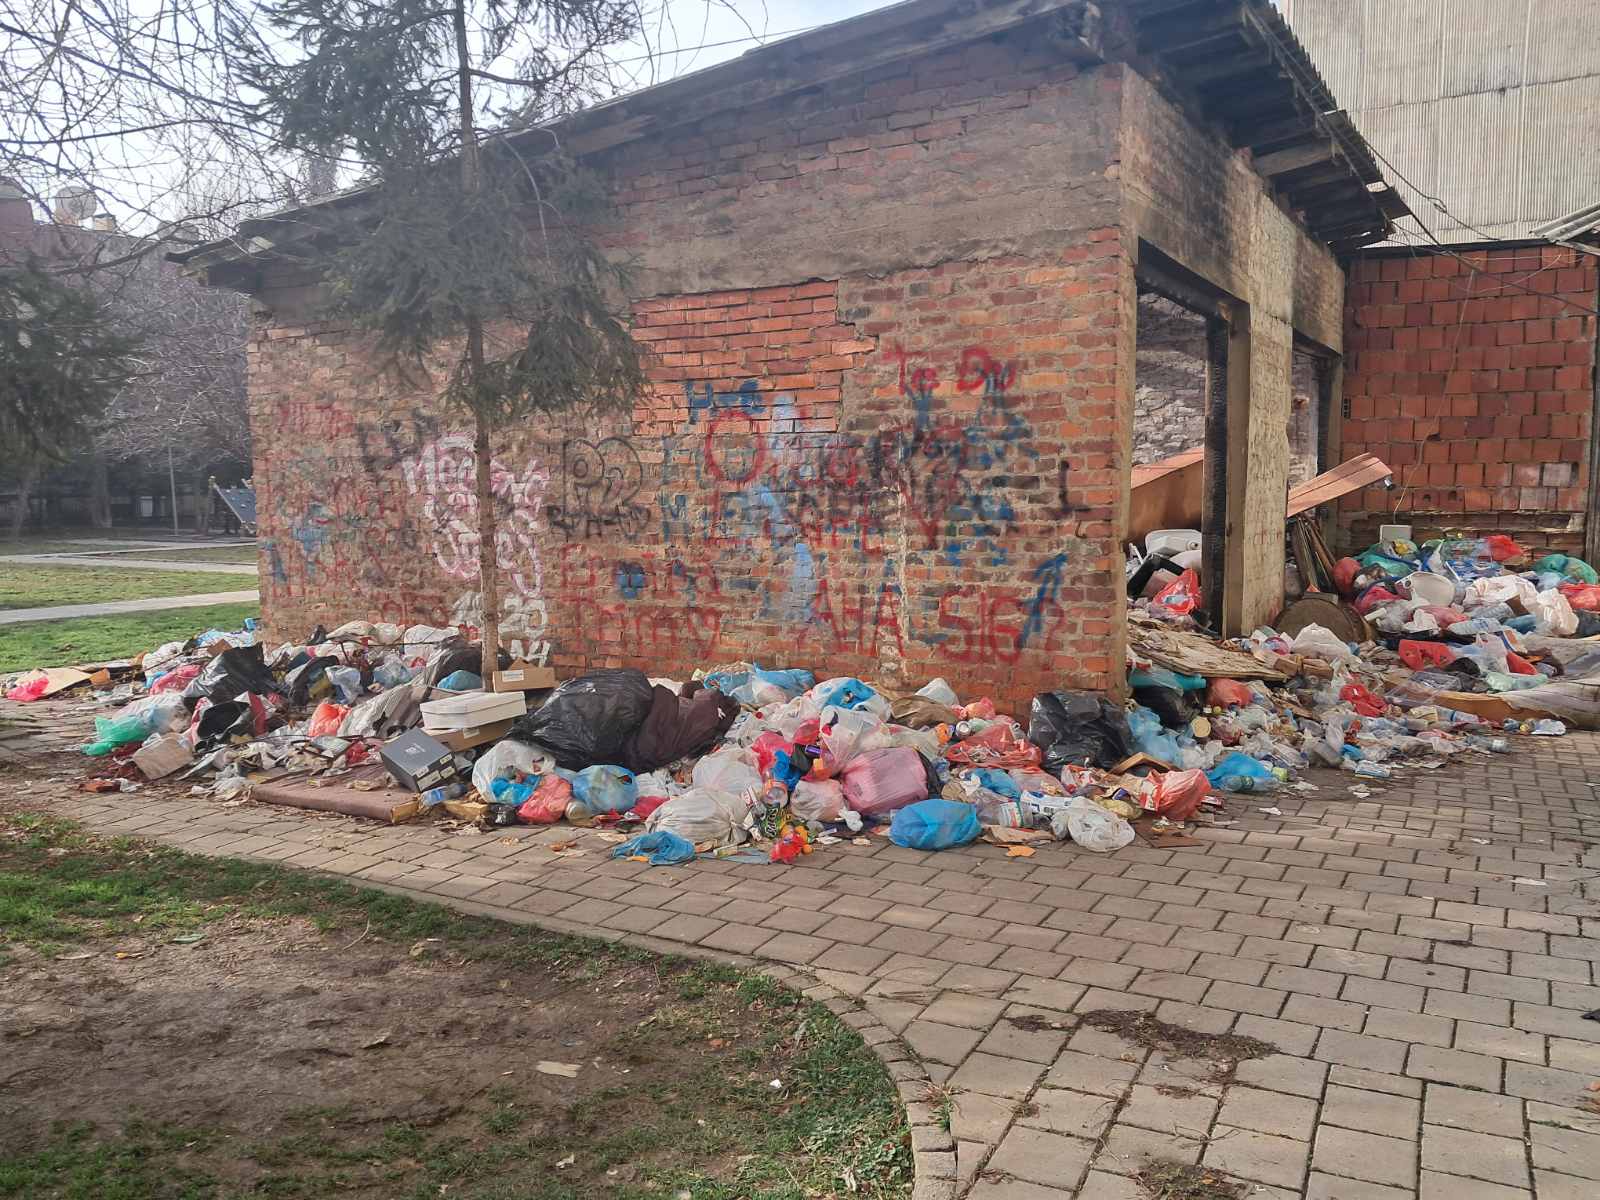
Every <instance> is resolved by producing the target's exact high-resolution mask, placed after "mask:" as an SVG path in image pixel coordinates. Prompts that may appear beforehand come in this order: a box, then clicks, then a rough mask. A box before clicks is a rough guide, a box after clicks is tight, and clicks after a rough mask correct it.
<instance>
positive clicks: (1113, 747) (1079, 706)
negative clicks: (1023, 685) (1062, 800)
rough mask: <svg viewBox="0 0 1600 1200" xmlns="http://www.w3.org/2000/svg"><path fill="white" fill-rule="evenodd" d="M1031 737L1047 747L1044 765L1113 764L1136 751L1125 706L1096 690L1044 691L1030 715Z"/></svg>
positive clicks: (1042, 747) (1053, 769)
mask: <svg viewBox="0 0 1600 1200" xmlns="http://www.w3.org/2000/svg"><path fill="white" fill-rule="evenodd" d="M1028 740H1029V741H1030V742H1032V743H1033V744H1034V745H1035V746H1037V747H1039V749H1040V750H1042V751H1044V768H1045V770H1047V771H1050V772H1052V773H1054V772H1056V771H1059V770H1061V768H1062V767H1065V766H1068V765H1071V766H1076V767H1112V766H1115V765H1116V764H1117V763H1119V762H1121V761H1122V760H1123V759H1125V758H1127V757H1128V755H1130V754H1132V753H1133V749H1134V747H1133V735H1132V734H1131V733H1129V732H1128V716H1127V714H1126V713H1125V712H1124V711H1123V710H1122V706H1121V705H1118V704H1113V703H1112V702H1111V701H1109V700H1107V699H1106V698H1105V697H1104V696H1101V695H1097V694H1096V693H1094V692H1040V693H1039V694H1038V695H1036V696H1035V697H1034V698H1033V708H1032V711H1031V712H1030V713H1029V715H1028Z"/></svg>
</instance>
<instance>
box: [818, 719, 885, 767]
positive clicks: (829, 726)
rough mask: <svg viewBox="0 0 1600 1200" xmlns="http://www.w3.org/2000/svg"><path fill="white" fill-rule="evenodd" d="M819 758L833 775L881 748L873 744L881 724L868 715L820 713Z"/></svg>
mask: <svg viewBox="0 0 1600 1200" xmlns="http://www.w3.org/2000/svg"><path fill="white" fill-rule="evenodd" d="M820 720H821V727H822V734H821V736H820V737H819V738H818V741H820V742H821V744H822V758H823V761H824V762H825V763H826V764H827V767H828V772H829V774H832V775H837V774H838V773H839V772H840V771H841V770H843V769H844V767H845V766H846V765H847V764H848V763H849V762H850V760H851V759H853V758H855V757H856V756H857V755H859V754H864V753H865V752H866V751H868V750H879V749H884V748H885V747H884V746H882V745H881V744H878V743H876V742H874V741H873V739H874V738H876V737H877V736H878V735H879V734H880V733H881V731H882V730H883V722H882V721H881V720H879V719H878V718H877V717H875V716H873V715H872V714H871V713H869V712H864V711H860V710H855V709H847V708H834V707H832V706H831V705H830V706H829V707H828V708H825V709H823V710H822V716H821V718H820Z"/></svg>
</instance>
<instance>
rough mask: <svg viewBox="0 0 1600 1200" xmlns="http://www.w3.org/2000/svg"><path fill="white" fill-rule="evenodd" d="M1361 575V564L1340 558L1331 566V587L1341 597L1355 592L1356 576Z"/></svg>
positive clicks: (1351, 559)
mask: <svg viewBox="0 0 1600 1200" xmlns="http://www.w3.org/2000/svg"><path fill="white" fill-rule="evenodd" d="M1360 574H1361V564H1360V563H1359V562H1357V561H1356V560H1355V559H1353V558H1341V559H1340V560H1339V561H1338V562H1336V563H1334V564H1333V587H1334V590H1335V591H1337V592H1338V593H1339V594H1340V595H1341V596H1349V595H1351V594H1352V593H1353V592H1354V591H1355V590H1356V576H1358V575H1360Z"/></svg>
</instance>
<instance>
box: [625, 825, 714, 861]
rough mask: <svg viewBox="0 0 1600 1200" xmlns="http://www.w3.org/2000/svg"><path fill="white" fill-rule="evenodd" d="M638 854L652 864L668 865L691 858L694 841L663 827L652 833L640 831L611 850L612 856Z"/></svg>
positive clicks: (632, 855) (630, 856)
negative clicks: (637, 834)
mask: <svg viewBox="0 0 1600 1200" xmlns="http://www.w3.org/2000/svg"><path fill="white" fill-rule="evenodd" d="M638 854H643V855H645V856H646V857H648V858H649V859H650V862H651V864H652V865H654V866H657V867H670V866H672V865H673V864H675V863H686V862H688V861H689V860H690V859H692V858H693V857H694V843H693V842H691V841H689V840H688V839H687V838H681V837H679V836H678V835H677V834H675V833H669V832H668V831H667V830H665V829H658V830H656V831H655V832H654V833H641V834H640V835H639V836H638V837H636V838H629V839H628V840H627V841H625V842H623V843H622V845H620V846H618V847H616V848H615V849H614V850H612V851H611V857H612V858H632V857H634V856H635V855H638Z"/></svg>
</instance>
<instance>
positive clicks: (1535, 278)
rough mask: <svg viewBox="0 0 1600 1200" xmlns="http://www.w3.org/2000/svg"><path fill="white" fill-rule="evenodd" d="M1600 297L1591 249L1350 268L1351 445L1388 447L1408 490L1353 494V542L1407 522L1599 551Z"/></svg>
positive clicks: (1350, 448)
mask: <svg viewBox="0 0 1600 1200" xmlns="http://www.w3.org/2000/svg"><path fill="white" fill-rule="evenodd" d="M1597 306H1600V258H1596V257H1595V256H1594V255H1592V254H1587V253H1584V252H1582V251H1579V250H1574V249H1569V248H1566V247H1561V246H1538V245H1511V246H1502V247H1497V248H1488V249H1485V248H1481V247H1480V248H1471V247H1462V248H1459V249H1455V248H1452V249H1451V250H1450V251H1444V250H1414V249H1395V250H1371V251H1368V252H1366V253H1365V254H1364V255H1363V256H1362V257H1361V259H1360V260H1359V261H1358V262H1356V263H1355V264H1354V266H1353V267H1352V269H1351V272H1350V286H1349V298H1348V302H1347V306H1346V314H1345V315H1346V329H1345V353H1346V360H1345V376H1344V385H1345V396H1346V400H1345V419H1344V421H1343V429H1342V450H1343V453H1344V455H1345V456H1346V457H1348V456H1351V455H1354V454H1358V453H1361V452H1362V451H1371V452H1372V453H1374V454H1376V455H1378V456H1379V457H1380V458H1382V459H1383V460H1384V461H1385V462H1387V463H1388V464H1389V465H1390V466H1392V467H1393V468H1394V487H1393V489H1391V490H1388V491H1385V490H1383V489H1377V488H1371V489H1367V490H1366V491H1365V492H1362V493H1358V494H1356V495H1352V496H1348V497H1346V498H1345V500H1344V502H1343V505H1342V507H1341V511H1340V515H1339V522H1340V525H1341V527H1342V531H1343V534H1344V540H1345V541H1346V543H1347V544H1348V545H1352V546H1364V545H1366V544H1368V543H1370V542H1371V541H1373V540H1375V538H1376V535H1377V526H1378V525H1380V524H1382V523H1385V522H1399V523H1402V524H1410V525H1412V526H1413V529H1414V532H1415V533H1416V535H1417V536H1418V537H1429V536H1437V535H1439V534H1440V533H1442V532H1445V531H1450V530H1465V531H1468V532H1472V533H1478V532H1483V533H1488V532H1495V531H1504V532H1507V533H1510V534H1512V535H1514V536H1516V537H1517V538H1518V539H1519V540H1520V541H1523V542H1526V543H1528V544H1530V545H1533V546H1549V547H1552V548H1555V549H1559V550H1563V551H1566V552H1570V553H1573V554H1580V555H1588V556H1591V557H1592V556H1594V554H1595V548H1596V540H1597V538H1600V524H1597V523H1596V520H1595V518H1594V517H1592V516H1591V515H1590V514H1591V513H1593V511H1594V504H1595V500H1594V478H1593V470H1592V461H1593V450H1592V442H1591V438H1592V436H1593V415H1594V411H1595V404H1596V391H1595V363H1596V358H1595V344H1596V321H1597V318H1596V313H1595V310H1596V308H1597Z"/></svg>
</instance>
